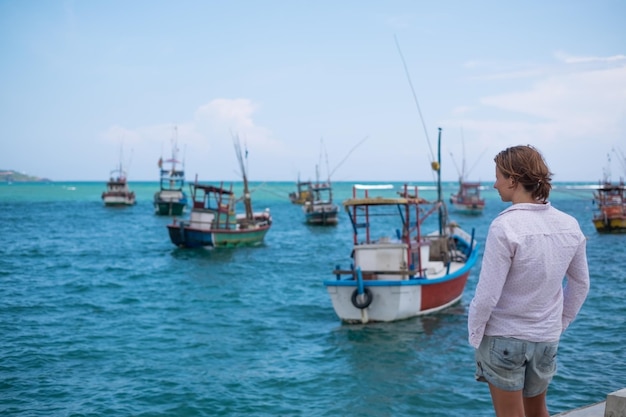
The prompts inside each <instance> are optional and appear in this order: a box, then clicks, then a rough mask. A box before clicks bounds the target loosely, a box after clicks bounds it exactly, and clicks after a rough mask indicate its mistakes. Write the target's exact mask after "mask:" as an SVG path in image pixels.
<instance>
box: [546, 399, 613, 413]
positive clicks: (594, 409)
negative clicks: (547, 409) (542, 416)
mask: <svg viewBox="0 0 626 417" xmlns="http://www.w3.org/2000/svg"><path fill="white" fill-rule="evenodd" d="M604 405H605V402H604V401H602V402H600V403H596V404H592V405H588V406H585V407H582V408H577V409H575V410H570V411H564V412H562V413H559V414H554V415H553V416H552V417H604Z"/></svg>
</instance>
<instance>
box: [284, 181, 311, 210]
mask: <svg viewBox="0 0 626 417" xmlns="http://www.w3.org/2000/svg"><path fill="white" fill-rule="evenodd" d="M310 186H311V181H300V177H299V176H298V181H296V191H294V192H291V193H289V200H290V201H291V202H292V203H293V204H300V205H302V204H304V203H306V202H307V201H310V198H311V192H310V189H309V187H310Z"/></svg>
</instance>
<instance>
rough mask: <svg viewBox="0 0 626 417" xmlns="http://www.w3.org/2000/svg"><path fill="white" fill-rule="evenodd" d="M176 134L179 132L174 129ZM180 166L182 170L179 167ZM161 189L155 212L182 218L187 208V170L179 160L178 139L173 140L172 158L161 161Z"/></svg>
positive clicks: (161, 159)
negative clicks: (185, 189)
mask: <svg viewBox="0 0 626 417" xmlns="http://www.w3.org/2000/svg"><path fill="white" fill-rule="evenodd" d="M174 130H175V132H176V131H177V130H176V128H174ZM179 165H180V168H179V167H178V166H179ZM158 166H159V173H160V182H159V186H160V189H159V191H157V192H156V193H155V194H154V211H155V213H156V214H158V215H161V216H180V215H181V214H183V212H184V211H185V207H186V206H187V195H186V194H185V192H184V191H183V187H184V186H185V169H184V166H183V163H182V162H181V161H179V160H178V139H177V136H176V135H175V136H174V138H173V139H172V155H171V158H169V159H166V160H163V158H160V159H159V163H158Z"/></svg>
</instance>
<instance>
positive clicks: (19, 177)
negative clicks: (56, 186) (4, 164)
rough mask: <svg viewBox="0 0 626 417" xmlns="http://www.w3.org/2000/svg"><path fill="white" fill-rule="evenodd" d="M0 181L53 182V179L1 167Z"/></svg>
mask: <svg viewBox="0 0 626 417" xmlns="http://www.w3.org/2000/svg"><path fill="white" fill-rule="evenodd" d="M0 182H51V180H50V179H48V178H42V177H35V176H32V175H27V174H22V173H21V172H18V171H15V170H12V169H0Z"/></svg>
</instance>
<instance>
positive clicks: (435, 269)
mask: <svg viewBox="0 0 626 417" xmlns="http://www.w3.org/2000/svg"><path fill="white" fill-rule="evenodd" d="M440 136H441V133H440ZM439 167H440V163H439V162H434V163H433V168H434V169H435V170H436V171H437V173H438V177H439V178H438V181H437V188H438V200H437V201H434V202H428V201H426V200H424V199H422V198H420V197H419V196H418V188H417V186H413V187H409V186H408V185H404V186H403V187H402V189H401V190H400V191H399V192H397V194H395V195H394V194H391V193H390V191H388V190H392V189H393V186H392V185H388V186H384V185H383V186H381V185H373V186H367V185H355V186H354V187H353V195H352V198H350V199H348V200H346V201H344V202H343V205H344V207H345V208H346V212H347V213H348V216H349V217H350V222H351V223H352V228H351V229H350V230H351V231H352V235H353V238H352V240H353V247H352V250H351V254H350V264H351V265H350V267H349V268H347V269H342V268H340V267H339V266H337V268H336V269H335V270H334V271H333V273H334V274H335V277H336V279H335V280H326V281H324V286H325V287H326V289H327V291H328V294H329V296H330V299H331V301H332V305H333V308H334V310H335V313H336V314H337V316H338V317H339V318H340V319H341V320H342V321H344V322H346V323H368V322H390V321H396V320H403V319H408V318H410V317H414V316H418V315H423V314H429V313H434V312H437V311H440V310H443V309H445V308H447V307H449V306H451V305H453V304H455V303H457V302H459V300H460V299H461V297H462V295H463V291H464V289H465V285H466V283H467V279H468V277H469V274H470V270H471V269H472V267H473V266H474V265H475V264H476V260H477V256H478V255H477V252H478V251H477V243H476V242H475V240H474V232H473V231H472V233H471V235H470V234H468V233H467V232H466V231H464V230H463V229H461V228H460V227H459V226H458V225H457V224H455V223H451V222H448V220H447V216H446V210H445V206H444V202H443V200H442V199H441V179H440V168H439ZM385 190H387V191H385ZM370 193H373V194H370ZM435 212H438V213H439V218H438V224H439V227H438V230H435V231H434V232H431V233H430V234H423V233H422V230H421V229H422V223H423V222H424V220H425V219H426V218H427V217H429V216H430V215H431V214H433V213H435ZM394 220H395V221H394ZM394 227H395V233H390V232H392V231H393V230H394V229H393V228H394ZM389 228H391V230H389Z"/></svg>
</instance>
